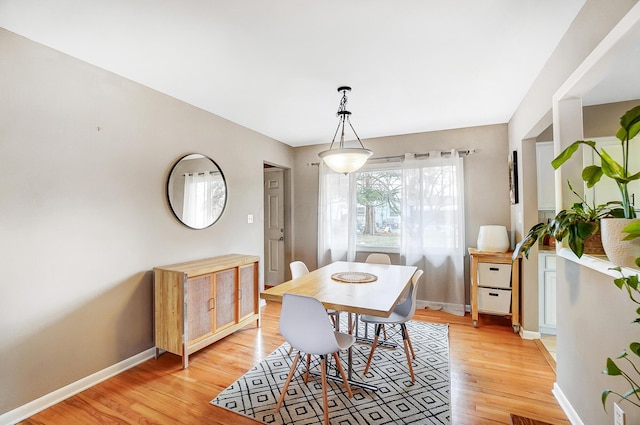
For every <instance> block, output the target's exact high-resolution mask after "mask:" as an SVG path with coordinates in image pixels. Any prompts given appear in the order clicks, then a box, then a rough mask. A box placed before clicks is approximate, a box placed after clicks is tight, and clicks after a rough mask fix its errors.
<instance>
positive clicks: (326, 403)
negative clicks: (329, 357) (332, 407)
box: [320, 356, 329, 425]
mask: <svg viewBox="0 0 640 425" xmlns="http://www.w3.org/2000/svg"><path fill="white" fill-rule="evenodd" d="M326 362H327V361H326V360H325V356H320V368H321V369H322V404H323V409H324V423H325V424H326V425H329V401H328V397H327V368H326V365H327V364H326Z"/></svg>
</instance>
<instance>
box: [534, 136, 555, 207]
mask: <svg viewBox="0 0 640 425" xmlns="http://www.w3.org/2000/svg"><path fill="white" fill-rule="evenodd" d="M553 158H555V156H554V154H553V142H538V143H536V171H537V180H538V209H539V210H554V209H555V207H556V190H555V185H556V183H555V170H554V169H553V166H552V165H551V161H553Z"/></svg>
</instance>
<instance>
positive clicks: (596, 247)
mask: <svg viewBox="0 0 640 425" xmlns="http://www.w3.org/2000/svg"><path fill="white" fill-rule="evenodd" d="M584 253H585V254H588V255H606V254H605V252H604V247H603V246H602V233H601V232H600V229H598V231H597V232H596V233H594V234H593V235H591V236H588V237H587V238H586V239H585V240H584Z"/></svg>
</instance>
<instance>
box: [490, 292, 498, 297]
mask: <svg viewBox="0 0 640 425" xmlns="http://www.w3.org/2000/svg"><path fill="white" fill-rule="evenodd" d="M489 295H490V296H492V297H499V296H500V294H498V293H497V292H489Z"/></svg>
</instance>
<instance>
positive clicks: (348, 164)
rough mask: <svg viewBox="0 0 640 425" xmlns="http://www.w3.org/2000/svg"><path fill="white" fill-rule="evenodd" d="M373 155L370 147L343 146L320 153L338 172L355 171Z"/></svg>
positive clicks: (330, 166) (326, 162) (329, 165)
mask: <svg viewBox="0 0 640 425" xmlns="http://www.w3.org/2000/svg"><path fill="white" fill-rule="evenodd" d="M371 155H373V152H371V151H370V150H368V149H359V148H341V149H329V150H328V151H323V152H320V153H319V154H318V156H319V157H320V158H322V159H323V160H324V163H325V164H327V166H328V167H329V168H331V169H332V170H333V171H335V172H336V173H344V174H347V173H353V172H354V171H357V170H359V169H360V168H362V166H363V165H364V164H365V163H366V162H367V159H369V157H370V156H371Z"/></svg>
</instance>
